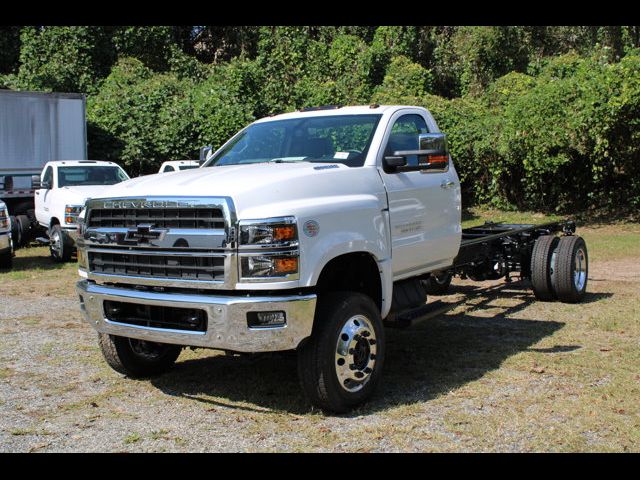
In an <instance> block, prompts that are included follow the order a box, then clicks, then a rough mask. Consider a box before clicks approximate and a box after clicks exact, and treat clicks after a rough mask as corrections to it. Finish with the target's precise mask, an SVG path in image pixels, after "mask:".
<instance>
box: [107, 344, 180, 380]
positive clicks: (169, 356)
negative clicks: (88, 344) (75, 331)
mask: <svg viewBox="0 0 640 480" xmlns="http://www.w3.org/2000/svg"><path fill="white" fill-rule="evenodd" d="M98 343H99V345H100V350H102V355H103V356H104V358H105V360H106V361H107V363H108V364H109V366H110V367H111V368H113V369H114V370H115V371H116V372H119V373H122V374H124V375H127V376H128V377H132V378H144V377H150V376H153V375H158V374H160V373H163V372H165V371H167V370H168V369H169V368H171V366H172V365H173V364H174V363H175V361H176V360H177V359H178V356H179V355H180V352H181V351H182V347H181V346H179V345H169V344H166V343H156V342H147V341H144V340H136V339H134V338H126V337H117V336H115V335H108V334H105V333H99V334H98Z"/></svg>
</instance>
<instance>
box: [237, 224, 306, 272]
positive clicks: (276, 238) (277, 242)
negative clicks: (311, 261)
mask: <svg viewBox="0 0 640 480" xmlns="http://www.w3.org/2000/svg"><path fill="white" fill-rule="evenodd" d="M238 248H239V253H240V277H241V278H242V279H244V280H252V279H253V280H268V279H270V278H277V279H281V280H282V279H285V280H295V279H297V278H298V272H299V267H300V265H299V262H300V252H299V251H298V227H297V225H296V219H295V218H294V217H278V218H267V219H264V220H245V221H241V222H240V223H239V241H238ZM267 249H268V251H267ZM274 250H275V251H274Z"/></svg>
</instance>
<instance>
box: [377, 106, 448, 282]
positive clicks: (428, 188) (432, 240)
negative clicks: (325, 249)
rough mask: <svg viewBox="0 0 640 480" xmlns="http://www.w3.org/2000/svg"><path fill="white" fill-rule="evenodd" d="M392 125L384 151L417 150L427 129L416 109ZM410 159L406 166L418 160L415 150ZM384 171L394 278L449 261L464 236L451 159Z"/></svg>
mask: <svg viewBox="0 0 640 480" xmlns="http://www.w3.org/2000/svg"><path fill="white" fill-rule="evenodd" d="M390 125H391V127H390V129H389V131H387V132H386V134H385V138H386V140H385V143H384V145H385V148H384V151H383V153H382V156H386V155H392V154H393V152H396V151H401V150H419V145H418V135H419V134H421V133H429V128H428V126H427V125H428V124H427V120H426V118H425V117H424V116H423V115H422V114H421V113H418V112H416V113H403V112H399V113H397V114H396V117H395V120H394V119H393V118H392V121H391V122H390ZM382 156H381V157H382ZM406 159H407V165H418V157H417V155H411V156H408V157H406ZM381 160H382V158H380V161H381ZM380 175H381V176H382V180H383V182H384V184H385V187H386V190H387V196H388V199H389V219H390V232H391V249H392V268H393V273H394V278H404V277H410V276H412V275H414V274H419V273H423V272H426V271H430V270H435V269H438V268H444V267H447V266H450V265H451V264H452V263H453V259H454V258H455V256H456V255H457V253H458V249H459V246H460V238H461V231H460V182H459V180H458V176H457V174H456V171H455V169H454V168H453V164H452V163H451V161H449V163H448V164H446V165H444V166H443V168H442V169H438V170H422V171H414V172H394V173H387V172H385V171H384V169H382V168H381V169H380Z"/></svg>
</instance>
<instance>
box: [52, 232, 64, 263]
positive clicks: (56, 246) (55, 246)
mask: <svg viewBox="0 0 640 480" xmlns="http://www.w3.org/2000/svg"><path fill="white" fill-rule="evenodd" d="M61 251H62V239H61V238H60V234H58V232H54V233H53V234H52V235H51V252H52V253H53V254H54V255H55V256H57V257H59V256H60V252H61Z"/></svg>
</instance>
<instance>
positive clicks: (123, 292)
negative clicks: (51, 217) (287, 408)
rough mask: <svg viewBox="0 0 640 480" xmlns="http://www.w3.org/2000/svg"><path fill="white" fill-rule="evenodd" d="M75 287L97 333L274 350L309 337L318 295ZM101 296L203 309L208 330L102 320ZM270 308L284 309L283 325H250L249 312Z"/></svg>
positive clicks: (233, 348)
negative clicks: (248, 320)
mask: <svg viewBox="0 0 640 480" xmlns="http://www.w3.org/2000/svg"><path fill="white" fill-rule="evenodd" d="M76 290H77V292H78V294H79V295H80V309H81V311H82V314H83V316H84V319H85V320H86V321H87V322H88V323H89V324H90V325H91V326H92V327H93V328H95V329H96V330H97V331H98V332H100V333H108V334H110V335H118V336H122V337H129V338H137V339H140V340H148V341H153V342H160V343H171V344H176V345H186V346H192V347H206V348H215V349H220V350H230V351H236V352H273V351H280V350H291V349H294V348H296V347H297V346H298V344H299V343H300V341H302V340H303V339H304V338H306V337H308V336H309V335H311V329H312V326H313V316H314V313H315V306H316V295H295V296H294V295H289V296H278V297H276V296H255V297H231V296H221V295H201V294H181V293H180V294H179V293H158V292H146V291H138V290H133V289H128V288H118V287H107V286H102V285H96V284H94V283H91V282H88V281H87V280H81V281H79V282H78V283H77V284H76ZM105 300H114V301H118V302H129V303H137V304H144V305H157V306H167V307H177V308H181V307H184V308H198V309H202V310H205V311H206V313H207V317H208V318H207V329H206V331H205V332H191V331H184V330H169V329H164V328H153V327H142V326H136V325H129V324H124V323H118V322H113V321H111V320H109V319H108V318H106V314H105V309H104V306H103V302H104V301H105ZM274 310H277V311H283V312H285V314H286V319H287V323H286V325H285V326H282V327H269V328H249V327H248V325H247V313H248V312H253V311H274Z"/></svg>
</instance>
